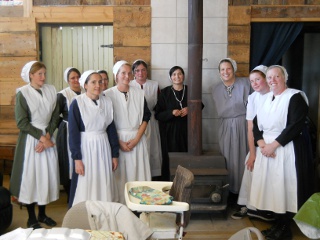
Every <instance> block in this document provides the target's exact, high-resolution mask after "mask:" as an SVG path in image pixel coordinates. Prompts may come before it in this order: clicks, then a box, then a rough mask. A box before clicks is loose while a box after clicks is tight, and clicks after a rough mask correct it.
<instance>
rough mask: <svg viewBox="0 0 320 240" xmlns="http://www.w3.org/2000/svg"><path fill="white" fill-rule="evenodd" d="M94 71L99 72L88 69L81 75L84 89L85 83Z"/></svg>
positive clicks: (81, 84)
mask: <svg viewBox="0 0 320 240" xmlns="http://www.w3.org/2000/svg"><path fill="white" fill-rule="evenodd" d="M92 73H97V72H96V71H95V70H88V71H85V72H84V73H82V74H81V77H80V79H79V83H80V86H81V87H82V88H83V89H84V83H85V82H86V80H87V78H88V77H89V75H91V74H92Z"/></svg>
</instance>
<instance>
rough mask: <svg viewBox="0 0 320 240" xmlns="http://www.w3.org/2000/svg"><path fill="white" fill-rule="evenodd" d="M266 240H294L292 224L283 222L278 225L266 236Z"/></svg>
mask: <svg viewBox="0 0 320 240" xmlns="http://www.w3.org/2000/svg"><path fill="white" fill-rule="evenodd" d="M266 240H292V232H291V229H290V226H288V225H287V224H283V225H281V226H280V227H278V229H277V230H275V231H274V232H273V233H272V234H270V235H268V236H267V237H266Z"/></svg>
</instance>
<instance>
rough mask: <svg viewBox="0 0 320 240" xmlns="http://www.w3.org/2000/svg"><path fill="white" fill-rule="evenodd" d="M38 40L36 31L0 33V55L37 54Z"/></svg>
mask: <svg viewBox="0 0 320 240" xmlns="http://www.w3.org/2000/svg"><path fill="white" fill-rule="evenodd" d="M36 41H37V40H36V32H12V33H0V55H1V56H35V55H37V46H36Z"/></svg>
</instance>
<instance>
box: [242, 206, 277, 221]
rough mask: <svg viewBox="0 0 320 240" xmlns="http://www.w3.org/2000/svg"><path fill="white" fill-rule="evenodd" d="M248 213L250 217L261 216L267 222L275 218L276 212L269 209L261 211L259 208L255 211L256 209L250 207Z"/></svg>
mask: <svg viewBox="0 0 320 240" xmlns="http://www.w3.org/2000/svg"><path fill="white" fill-rule="evenodd" d="M247 214H248V216H249V217H253V218H259V219H261V220H264V221H267V222H272V221H274V220H275V218H274V214H273V213H272V212H269V211H259V210H256V211H255V210H251V209H248V212H247Z"/></svg>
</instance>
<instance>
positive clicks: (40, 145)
mask: <svg viewBox="0 0 320 240" xmlns="http://www.w3.org/2000/svg"><path fill="white" fill-rule="evenodd" d="M45 74H46V66H45V65H44V64H43V63H40V62H37V61H31V62H28V63H27V64H26V65H25V66H24V67H23V69H22V72H21V77H22V79H23V80H24V81H25V82H27V83H28V84H27V85H25V86H23V87H21V88H18V89H17V95H16V106H15V117H16V122H17V126H18V128H19V129H20V133H19V137H18V142H17V146H16V151H15V155H14V162H13V168H12V174H11V178H10V191H11V194H12V195H13V196H15V197H17V198H18V199H19V202H21V203H24V204H26V207H27V210H28V216H29V218H28V221H27V227H28V228H34V229H35V228H41V226H40V224H39V222H42V223H45V224H46V225H48V226H50V227H53V226H55V225H56V222H55V221H54V220H52V219H51V218H50V217H48V216H47V215H46V213H45V207H46V205H47V204H48V203H50V202H53V201H55V200H57V199H58V198H59V172H58V158H57V149H56V147H55V145H54V144H55V140H54V138H53V137H52V135H53V132H54V130H55V129H56V127H57V124H58V121H59V113H58V108H57V107H56V100H57V95H56V90H55V88H54V86H52V85H48V84H45V79H46V77H45ZM35 203H37V204H38V208H39V213H38V218H37V217H36V214H35Z"/></svg>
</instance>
